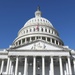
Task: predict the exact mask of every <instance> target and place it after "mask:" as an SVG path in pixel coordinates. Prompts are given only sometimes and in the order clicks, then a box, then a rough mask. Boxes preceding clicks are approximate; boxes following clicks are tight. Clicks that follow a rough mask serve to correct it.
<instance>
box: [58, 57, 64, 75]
mask: <svg viewBox="0 0 75 75" xmlns="http://www.w3.org/2000/svg"><path fill="white" fill-rule="evenodd" d="M59 65H60V75H63V66H62V58H61V57H59Z"/></svg>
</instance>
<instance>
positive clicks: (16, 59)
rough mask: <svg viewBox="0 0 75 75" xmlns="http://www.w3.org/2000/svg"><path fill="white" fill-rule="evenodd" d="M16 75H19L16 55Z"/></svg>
mask: <svg viewBox="0 0 75 75" xmlns="http://www.w3.org/2000/svg"><path fill="white" fill-rule="evenodd" d="M15 75H18V57H16V65H15Z"/></svg>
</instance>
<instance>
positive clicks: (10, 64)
mask: <svg viewBox="0 0 75 75" xmlns="http://www.w3.org/2000/svg"><path fill="white" fill-rule="evenodd" d="M11 73H12V60H10V63H9V74H11Z"/></svg>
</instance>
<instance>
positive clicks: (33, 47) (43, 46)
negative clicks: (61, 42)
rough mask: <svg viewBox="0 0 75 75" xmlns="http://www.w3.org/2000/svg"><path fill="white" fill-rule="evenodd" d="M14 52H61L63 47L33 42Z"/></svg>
mask: <svg viewBox="0 0 75 75" xmlns="http://www.w3.org/2000/svg"><path fill="white" fill-rule="evenodd" d="M15 50H63V47H61V46H56V45H52V44H50V43H47V42H44V41H35V42H33V43H29V44H27V45H23V46H21V47H17V48H16V49H15Z"/></svg>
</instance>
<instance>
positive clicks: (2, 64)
mask: <svg viewBox="0 0 75 75" xmlns="http://www.w3.org/2000/svg"><path fill="white" fill-rule="evenodd" d="M3 67H4V59H2V63H1V73H2V72H3Z"/></svg>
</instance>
